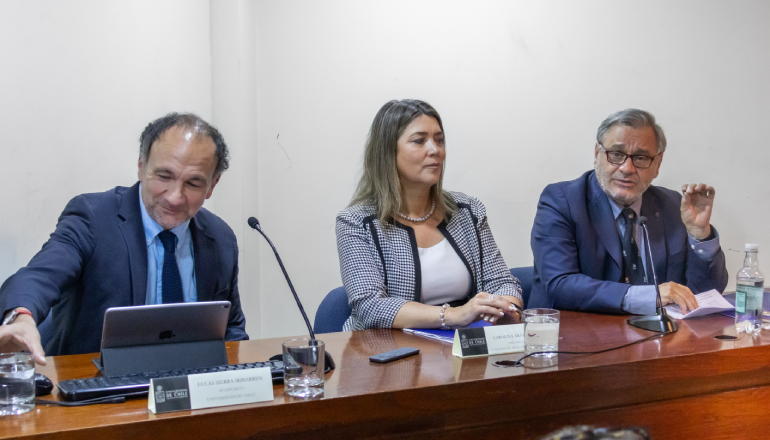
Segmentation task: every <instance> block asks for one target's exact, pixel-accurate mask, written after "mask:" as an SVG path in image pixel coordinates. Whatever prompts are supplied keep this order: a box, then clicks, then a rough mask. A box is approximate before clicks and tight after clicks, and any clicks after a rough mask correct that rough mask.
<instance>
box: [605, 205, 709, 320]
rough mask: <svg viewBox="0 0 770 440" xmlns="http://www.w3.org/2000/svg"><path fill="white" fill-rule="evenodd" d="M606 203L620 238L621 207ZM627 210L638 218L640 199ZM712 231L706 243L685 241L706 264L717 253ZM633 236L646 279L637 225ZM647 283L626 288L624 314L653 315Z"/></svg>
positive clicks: (652, 291)
mask: <svg viewBox="0 0 770 440" xmlns="http://www.w3.org/2000/svg"><path fill="white" fill-rule="evenodd" d="M605 195H606V194H605ZM607 201H608V202H609V203H610V208H612V215H614V216H615V225H617V227H618V233H619V234H620V236H621V237H622V236H623V234H624V233H625V232H626V227H625V226H624V225H623V224H621V222H619V221H618V218H619V217H620V213H621V212H622V211H623V205H620V204H618V203H615V201H614V200H612V199H610V198H609V197H607ZM629 208H631V209H632V210H633V211H634V212H635V213H636V216H637V218H638V217H639V213H640V212H641V210H642V198H641V197H639V198H638V199H637V200H636V201H635V202H634V203H632V204H631V206H629ZM712 230H713V231H714V238H713V239H711V240H707V241H700V240H696V239H694V238H692V237H690V236H689V235H688V236H687V239H688V240H689V241H690V246H692V248H693V249H695V253H696V254H697V255H698V257H700V258H701V259H702V260H703V261H707V262H710V261H711V260H713V259H714V257H716V255H717V253H718V252H719V234H718V233H717V232H716V229H713V228H712ZM633 234H634V239H635V240H636V244H637V246H638V247H639V255H640V256H641V257H642V264H644V273H645V277H647V257H646V256H647V247H646V246H647V245H646V244H645V239H644V231H643V230H642V227H641V225H639V224H638V223H637V224H635V225H634V230H633ZM650 276H652V275H650ZM647 282H648V283H650V284H649V285H646V286H631V287H629V288H628V291H626V296H625V297H623V302H622V303H621V305H620V307H621V308H622V309H623V311H624V312H627V313H634V314H639V315H654V314H655V303H656V301H655V297H656V296H657V294H656V292H655V285H654V283H653V280H652V279H649V280H647Z"/></svg>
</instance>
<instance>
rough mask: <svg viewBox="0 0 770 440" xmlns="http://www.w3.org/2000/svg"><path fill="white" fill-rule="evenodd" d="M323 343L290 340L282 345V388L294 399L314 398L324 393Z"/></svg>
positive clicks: (310, 340)
mask: <svg viewBox="0 0 770 440" xmlns="http://www.w3.org/2000/svg"><path fill="white" fill-rule="evenodd" d="M324 351H325V345H324V342H323V341H320V340H318V339H307V338H301V339H291V340H289V341H286V342H284V343H283V375H284V379H283V388H284V391H285V392H286V394H288V395H289V396H294V397H316V396H318V395H320V394H323V392H324Z"/></svg>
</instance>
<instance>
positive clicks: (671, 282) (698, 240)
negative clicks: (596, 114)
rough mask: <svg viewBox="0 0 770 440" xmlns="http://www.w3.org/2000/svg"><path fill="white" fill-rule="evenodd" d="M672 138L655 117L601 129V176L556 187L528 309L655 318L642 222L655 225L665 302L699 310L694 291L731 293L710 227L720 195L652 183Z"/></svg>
mask: <svg viewBox="0 0 770 440" xmlns="http://www.w3.org/2000/svg"><path fill="white" fill-rule="evenodd" d="M665 149H666V138H665V135H664V134H663V130H662V129H661V128H660V126H659V125H657V124H656V123H655V118H654V117H653V116H652V115H651V114H650V113H648V112H645V111H642V110H636V109H628V110H623V111H620V112H617V113H615V114H613V115H610V116H609V117H608V118H607V119H606V120H605V121H604V122H602V124H601V126H600V127H599V130H598V132H597V136H596V145H595V147H594V170H593V171H589V172H587V173H585V174H583V175H582V176H581V177H579V178H578V179H576V180H573V181H569V182H559V183H555V184H551V185H548V186H547V187H546V188H545V190H544V191H543V193H542V195H541V196H540V201H539V203H538V206H537V214H536V215H535V223H534V226H533V227H532V238H531V245H532V252H533V254H534V257H535V275H534V280H533V285H532V293H531V297H530V300H529V303H528V305H527V306H528V307H532V308H534V307H554V308H557V309H562V310H581V311H593V312H605V313H624V312H626V313H636V314H654V313H655V303H656V301H655V297H656V293H655V287H654V286H653V285H652V284H653V278H652V270H651V269H652V267H651V266H652V265H651V263H650V258H649V255H647V252H646V249H647V248H646V243H645V242H644V235H643V232H642V229H641V226H640V225H639V224H638V223H637V222H636V219H637V218H638V217H639V216H644V217H646V218H647V227H648V229H649V234H650V245H651V247H652V254H653V255H652V257H653V258H652V261H654V263H655V272H656V274H657V278H658V282H659V283H661V284H660V292H661V299H662V300H663V304H664V305H665V304H668V303H676V304H678V305H679V306H680V307H681V309H682V311H683V312H686V311H689V310H692V309H695V308H697V307H698V304H697V301H696V299H695V296H694V295H693V292H695V293H700V292H704V291H707V290H711V289H717V290H719V291H722V290H724V288H725V287H726V286H727V269H726V268H725V257H724V253H723V252H722V250H721V247H720V246H719V236H718V234H717V232H716V229H715V228H713V227H712V226H711V225H710V222H709V221H710V219H711V210H712V207H713V202H714V188H712V187H710V186H707V185H704V184H686V185H683V186H682V194H681V195H680V194H679V193H677V192H675V191H671V190H668V189H665V188H661V187H655V186H650V183H651V182H652V180H653V179H654V178H655V177H657V176H658V171H659V169H660V164H661V162H662V161H663V153H664V152H665Z"/></svg>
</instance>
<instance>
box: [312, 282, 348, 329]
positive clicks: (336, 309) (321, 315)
mask: <svg viewBox="0 0 770 440" xmlns="http://www.w3.org/2000/svg"><path fill="white" fill-rule="evenodd" d="M351 312H352V310H351V308H350V305H349V304H348V294H347V292H345V288H344V287H338V288H336V289H334V290H332V291H331V292H329V294H328V295H326V298H324V300H323V301H321V305H320V306H318V310H317V311H316V312H315V322H314V323H313V331H314V332H315V333H316V334H318V333H332V332H341V331H342V325H343V324H345V321H347V320H348V318H349V317H350V313H351Z"/></svg>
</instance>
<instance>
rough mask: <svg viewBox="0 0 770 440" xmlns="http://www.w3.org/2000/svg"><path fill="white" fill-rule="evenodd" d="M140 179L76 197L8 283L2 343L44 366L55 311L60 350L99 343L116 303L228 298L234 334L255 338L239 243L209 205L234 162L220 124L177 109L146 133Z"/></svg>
mask: <svg viewBox="0 0 770 440" xmlns="http://www.w3.org/2000/svg"><path fill="white" fill-rule="evenodd" d="M140 144H141V145H140V154H139V164H138V168H139V170H138V176H139V182H137V183H136V184H135V185H134V186H132V187H130V188H125V187H116V188H114V189H112V190H110V191H107V192H104V193H95V194H83V195H80V196H78V197H75V198H74V199H72V200H71V201H70V202H69V203H68V204H67V207H66V208H65V209H64V212H63V213H62V215H61V216H60V217H59V222H58V224H57V226H56V230H55V231H54V232H53V234H51V238H50V239H49V240H48V242H47V243H45V245H43V248H42V250H41V251H40V252H38V253H37V255H35V256H34V257H33V258H32V260H31V261H30V263H29V264H28V265H27V266H26V267H23V268H21V269H19V271H18V272H17V273H16V274H14V275H13V276H11V277H10V278H8V280H6V281H5V283H4V284H3V286H2V287H0V313H2V314H3V316H6V317H7V316H8V315H9V314H10V315H16V318H15V320H14V321H13V323H11V324H7V325H3V326H2V327H0V351H9V350H19V349H27V350H29V351H31V352H32V353H33V355H34V356H35V360H36V361H37V362H38V363H41V364H44V363H45V359H44V357H43V356H44V350H43V347H41V344H40V335H39V333H38V330H37V327H36V323H40V322H41V321H43V319H45V318H46V316H47V315H48V313H49V311H51V308H52V307H53V311H52V327H53V331H54V336H53V338H52V340H51V341H50V343H48V344H47V345H46V347H45V352H47V353H48V354H51V355H62V354H75V353H88V352H95V351H99V349H100V344H101V337H102V322H103V320H104V313H105V311H106V310H107V308H109V307H121V306H131V305H142V304H158V303H173V302H194V301H214V300H229V301H230V302H231V303H232V307H231V309H230V318H229V322H228V327H227V334H226V338H227V339H228V340H242V339H248V335H247V334H246V332H245V319H244V316H243V312H242V311H241V305H240V298H239V296H238V244H237V243H236V238H235V235H234V234H233V231H232V230H231V229H230V227H228V226H227V224H226V223H225V222H224V221H222V220H221V219H220V218H219V217H217V216H216V215H214V214H212V213H211V212H209V211H208V210H206V209H205V208H202V205H203V202H204V200H206V199H208V198H209V197H211V194H212V192H213V191H214V187H215V186H216V184H217V182H218V181H219V178H220V177H221V174H222V172H223V171H224V170H226V169H227V167H228V161H229V158H228V151H227V146H226V145H225V142H224V139H223V138H222V136H221V135H220V134H219V132H218V131H217V129H216V128H214V127H212V126H211V125H209V124H208V123H207V122H205V121H204V120H202V119H201V118H199V117H198V116H196V115H193V114H177V113H172V114H169V115H167V116H165V117H163V118H160V119H157V120H156V121H154V122H152V123H150V124H149V125H148V126H147V128H145V130H144V132H143V133H142V135H141V137H140Z"/></svg>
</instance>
